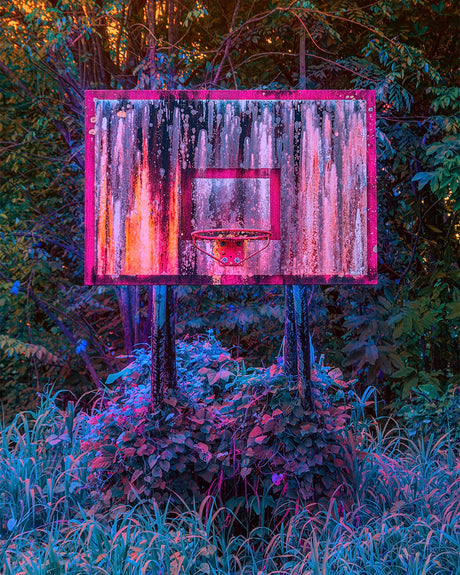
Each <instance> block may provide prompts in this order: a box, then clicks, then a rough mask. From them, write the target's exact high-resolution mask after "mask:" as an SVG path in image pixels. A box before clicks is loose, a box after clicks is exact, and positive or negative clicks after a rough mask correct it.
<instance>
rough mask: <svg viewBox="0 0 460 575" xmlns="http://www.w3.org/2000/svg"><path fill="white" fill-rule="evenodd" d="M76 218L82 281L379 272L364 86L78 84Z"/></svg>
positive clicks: (333, 279)
mask: <svg viewBox="0 0 460 575" xmlns="http://www.w3.org/2000/svg"><path fill="white" fill-rule="evenodd" d="M85 220H86V221H85V227H86V262H85V281H86V283H88V284H310V283H311V284H313V283H331V284H332V283H361V284H371V283H376V281H377V280H376V268H377V236H376V220H377V216H376V168H375V96H374V92H372V91H366V90H356V91H286V92H279V91H191V92H190V91H175V92H170V91H89V92H86V208H85ZM216 229H217V230H218V229H230V230H237V231H238V230H242V229H250V230H263V231H266V232H269V238H270V241H269V244H268V246H267V247H266V248H265V249H262V251H260V252H259V253H257V254H256V255H254V256H253V257H249V258H248V259H247V260H245V261H244V262H243V263H242V264H241V265H223V264H222V263H221V262H220V261H216V259H215V258H214V259H213V258H212V257H209V256H208V255H206V253H203V252H209V253H211V254H215V253H216V252H215V250H216V249H217V248H216V245H214V244H216V242H211V241H209V240H202V239H199V240H197V241H196V242H195V244H194V241H193V240H194V238H195V236H194V235H193V234H194V233H195V234H196V232H199V231H200V230H216ZM238 233H240V232H238ZM195 239H196V238H195ZM200 242H201V243H200ZM197 245H198V246H199V247H201V248H202V250H200V249H197V247H196V246H197ZM222 245H223V244H222ZM239 245H240V244H239ZM263 247H264V244H263V240H262V239H260V240H258V239H256V240H253V241H248V242H243V247H242V248H240V249H241V250H242V252H244V254H245V257H247V256H248V255H250V252H251V250H252V252H255V251H258V250H259V249H261V248H263Z"/></svg>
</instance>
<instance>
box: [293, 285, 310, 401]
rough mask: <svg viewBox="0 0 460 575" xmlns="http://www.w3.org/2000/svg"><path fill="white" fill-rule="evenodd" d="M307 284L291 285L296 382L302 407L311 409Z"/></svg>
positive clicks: (308, 296)
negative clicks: (295, 350) (295, 347)
mask: <svg viewBox="0 0 460 575" xmlns="http://www.w3.org/2000/svg"><path fill="white" fill-rule="evenodd" d="M312 293H313V292H311V294H308V291H307V286H304V285H295V286H293V300H294V316H295V334H296V345H297V383H298V389H299V396H300V399H301V401H302V406H303V407H304V409H308V410H312V409H313V401H312V394H311V354H310V318H309V307H310V296H311V295H312Z"/></svg>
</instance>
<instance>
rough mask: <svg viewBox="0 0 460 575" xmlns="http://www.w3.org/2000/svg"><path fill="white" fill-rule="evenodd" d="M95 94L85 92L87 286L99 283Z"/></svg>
mask: <svg viewBox="0 0 460 575" xmlns="http://www.w3.org/2000/svg"><path fill="white" fill-rule="evenodd" d="M94 98H95V96H94V93H93V92H91V91H87V92H85V284H86V285H91V284H94V283H99V282H98V281H97V278H96V267H95V264H96V262H95V256H96V230H95V228H96V221H95V195H96V194H95V192H96V190H95V182H94V169H95V167H94V164H95V146H94V141H95V137H94V134H92V133H91V131H92V130H93V128H94V125H95V124H93V123H92V122H91V118H94V115H95V104H94Z"/></svg>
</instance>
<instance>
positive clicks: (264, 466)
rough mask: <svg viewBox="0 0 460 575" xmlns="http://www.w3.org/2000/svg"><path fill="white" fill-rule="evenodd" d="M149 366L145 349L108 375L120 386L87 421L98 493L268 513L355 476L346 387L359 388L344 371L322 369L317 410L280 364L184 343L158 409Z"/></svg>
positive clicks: (86, 446)
mask: <svg viewBox="0 0 460 575" xmlns="http://www.w3.org/2000/svg"><path fill="white" fill-rule="evenodd" d="M148 372H149V356H148V354H147V353H146V351H145V350H140V351H138V352H137V357H136V359H135V361H134V362H133V363H132V364H130V365H129V366H128V367H127V368H125V370H123V371H122V372H120V373H119V374H116V375H115V376H113V377H111V378H109V380H108V381H109V382H111V383H112V382H113V381H114V380H115V378H119V379H121V385H120V386H119V387H118V388H117V389H116V390H114V391H113V392H109V395H110V401H109V402H108V404H107V406H106V407H105V408H104V409H101V410H99V411H97V412H95V413H94V414H93V415H92V417H90V418H89V419H88V423H89V429H90V432H89V434H88V436H87V437H86V438H85V441H84V442H83V443H82V449H83V450H84V451H86V452H89V453H91V454H92V455H93V458H92V460H91V462H90V468H91V472H92V473H91V478H92V480H93V485H94V493H93V495H94V496H96V495H97V496H102V497H103V499H104V501H105V502H106V503H107V504H110V503H111V502H115V501H116V502H120V501H128V502H134V501H137V500H139V499H142V500H144V499H146V498H147V499H152V498H153V499H155V500H157V501H163V502H165V501H167V500H168V499H169V498H170V497H171V495H173V500H175V501H176V502H177V501H178V498H180V499H182V500H184V501H186V502H188V503H189V504H191V502H192V501H193V499H194V498H195V499H196V500H198V501H201V500H203V498H204V497H205V496H207V495H215V496H216V497H217V498H218V501H220V503H222V504H223V502H225V504H226V505H227V506H228V507H229V508H230V509H237V508H242V507H244V508H245V510H246V511H245V512H246V514H249V515H253V516H257V517H259V518H260V516H261V515H262V507H263V508H264V509H265V510H266V509H277V508H278V507H280V506H281V503H282V504H283V505H285V503H286V502H287V501H296V500H297V503H298V502H299V500H300V501H311V500H312V499H313V498H327V497H330V496H331V495H332V493H333V492H334V490H335V489H337V487H338V485H340V484H341V483H343V482H345V481H346V480H347V477H348V475H349V473H350V464H349V459H350V453H349V452H348V451H347V447H346V445H347V442H346V441H345V433H344V432H345V430H346V427H347V422H348V421H349V407H348V406H347V403H346V401H345V394H346V393H348V392H352V390H351V389H350V384H347V383H346V382H344V381H343V380H342V379H341V374H340V371H339V370H330V368H325V367H322V366H319V365H318V366H316V368H315V369H314V371H313V382H314V388H315V389H314V398H315V401H314V405H315V411H314V412H313V413H308V412H306V411H305V410H304V409H303V408H302V406H301V404H300V400H299V398H298V394H297V388H296V385H295V384H294V383H293V382H292V381H291V380H289V379H288V378H287V377H286V376H285V375H284V374H283V371H282V366H281V365H279V364H278V365H273V366H271V367H270V368H268V369H265V368H259V369H257V368H248V369H246V368H245V366H244V362H243V363H240V362H237V361H235V360H233V359H232V358H231V356H230V354H229V352H228V351H226V350H225V349H224V348H222V346H221V345H220V344H219V343H218V342H217V341H216V340H215V338H214V337H213V336H211V337H209V338H208V339H207V340H206V341H204V342H203V341H200V340H198V341H195V342H193V343H191V342H186V341H182V342H179V344H178V374H179V384H178V389H177V390H169V391H168V392H167V394H166V398H165V407H164V409H162V410H158V411H157V412H155V413H152V414H150V413H148V411H147V407H148V403H149V399H150V381H149V373H148ZM261 500H263V501H264V505H263V506H262V505H261Z"/></svg>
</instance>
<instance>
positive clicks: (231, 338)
mask: <svg viewBox="0 0 460 575" xmlns="http://www.w3.org/2000/svg"><path fill="white" fill-rule="evenodd" d="M458 17H459V7H458V3H457V2H444V1H442V0H441V1H440V2H438V3H436V2H428V1H425V0H421V1H418V0H399V1H397V0H382V1H378V2H372V3H366V2H355V3H352V4H351V3H350V2H344V1H341V0H330V1H327V2H313V1H312V2H309V1H294V2H293V1H285V0H280V1H277V2H264V1H257V0H256V1H245V0H236V1H230V2H225V3H224V2H223V1H220V0H218V1H215V2H195V1H188V0H184V1H179V0H167V1H164V2H160V1H157V0H119V1H113V2H112V1H110V2H106V1H103V0H97V1H86V0H78V1H76V2H69V1H64V0H63V1H54V0H40V1H33V0H30V1H28V0H22V1H19V0H17V1H16V0H13V1H10V0H1V1H0V18H1V23H2V25H1V30H0V88H1V89H0V107H1V111H2V114H1V124H0V154H1V165H2V169H1V173H0V192H1V193H0V237H1V243H0V254H1V255H0V282H1V286H0V290H1V292H0V366H1V370H2V385H1V391H0V393H1V398H2V401H3V402H6V404H7V406H10V407H9V408H8V407H7V409H16V407H17V406H18V405H22V406H24V405H27V404H28V403H29V402H30V401H33V400H34V397H35V393H36V391H37V390H41V389H42V388H43V385H44V384H45V382H47V381H50V380H51V381H57V382H59V383H58V385H59V386H61V387H64V388H67V389H69V388H71V389H73V390H74V391H75V392H76V393H80V392H81V391H82V390H83V389H85V388H87V387H88V386H89V387H94V386H95V385H96V384H97V383H98V381H99V380H100V379H101V378H102V379H104V378H105V377H106V375H107V374H108V373H110V372H114V371H118V370H119V369H120V368H121V367H122V366H123V365H124V363H123V362H124V360H123V359H120V358H119V356H121V355H124V354H130V353H131V352H132V349H133V347H134V346H136V345H138V344H141V343H147V342H148V334H149V305H148V299H149V298H148V293H147V290H146V289H144V288H127V287H126V288H123V287H120V288H116V289H115V288H102V287H84V286H83V285H82V283H83V175H84V147H83V112H84V110H83V101H84V99H83V96H84V90H86V89H102V88H112V89H115V88H117V89H171V88H174V89H183V88H188V89H190V88H206V89H240V88H244V89H256V88H261V87H264V88H270V89H296V88H299V87H305V88H308V89H312V90H314V89H359V88H362V89H373V90H375V91H376V96H377V138H378V202H379V284H378V285H377V286H375V287H362V288H359V287H354V288H352V287H346V288H345V287H321V288H317V289H316V291H315V296H314V302H313V323H314V336H313V343H314V347H315V349H316V351H317V354H319V353H324V354H325V355H326V357H327V359H328V361H329V362H330V363H332V364H334V365H336V366H339V367H340V368H342V369H344V370H346V371H348V372H349V374H350V375H352V376H354V377H357V378H358V379H359V381H360V383H361V384H362V385H372V386H374V387H376V389H378V390H379V393H380V397H381V398H382V399H384V401H385V405H384V407H385V408H386V409H388V407H390V409H391V410H392V412H399V413H400V415H405V416H406V417H410V418H412V419H414V418H415V419H414V421H419V420H420V421H421V420H422V419H423V418H425V419H426V418H428V420H429V421H430V419H429V418H430V417H431V415H430V414H432V415H433V421H434V415H435V414H436V413H438V412H439V410H440V409H441V406H442V405H443V404H445V403H446V402H447V403H448V402H449V401H452V400H453V397H454V390H455V388H456V386H458V384H459V383H460V376H459V373H460V350H459V331H458V323H459V319H460V272H459V257H460V249H459V248H460V245H459V244H460V224H459V217H458V216H459V208H460V187H459V168H460V159H459V157H460V156H459V149H460V136H459V117H458V111H459V94H460V90H459V88H458V85H459V82H458V69H457V65H458V56H459V45H458V42H457V40H456V36H457V23H458ZM179 297H180V298H181V302H182V303H181V306H180V312H179V317H178V331H179V336H181V337H182V336H185V335H186V334H187V335H190V334H192V333H204V332H206V331H207V330H208V329H210V328H211V327H212V328H213V329H214V330H216V331H217V332H219V335H220V337H221V338H222V339H223V341H224V342H225V343H226V344H227V345H228V346H236V349H237V354H238V355H243V356H245V357H247V358H248V359H249V360H253V361H259V362H260V361H261V360H263V361H264V362H270V361H273V360H274V358H275V356H276V355H277V354H278V355H279V347H280V346H281V343H282V330H283V327H282V323H283V311H282V307H283V301H284V300H283V294H282V289H278V288H276V289H275V288H264V287H257V288H227V289H225V290H224V289H211V288H208V289H202V290H199V289H195V288H193V289H192V288H182V289H181V290H180V292H179ZM82 374H85V375H82ZM85 382H86V383H85ZM382 406H383V403H382ZM408 406H409V409H408Z"/></svg>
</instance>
